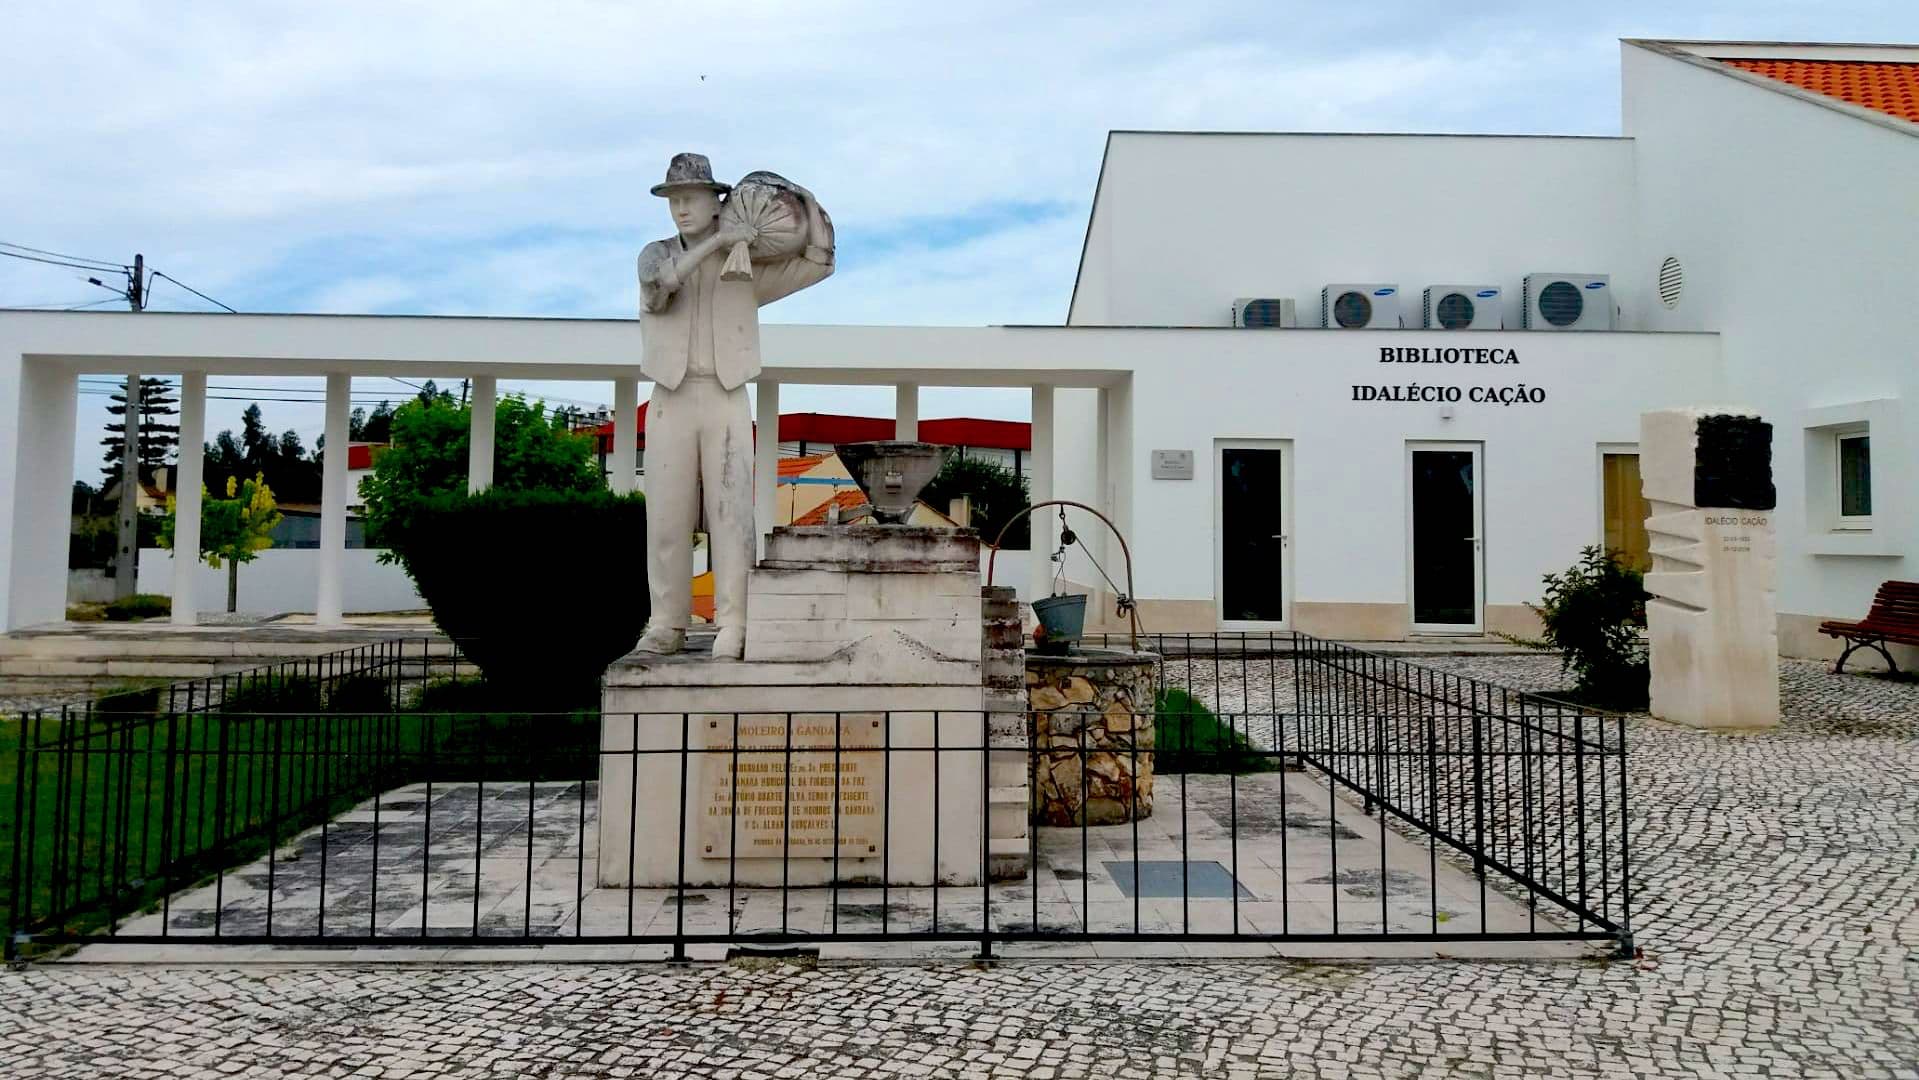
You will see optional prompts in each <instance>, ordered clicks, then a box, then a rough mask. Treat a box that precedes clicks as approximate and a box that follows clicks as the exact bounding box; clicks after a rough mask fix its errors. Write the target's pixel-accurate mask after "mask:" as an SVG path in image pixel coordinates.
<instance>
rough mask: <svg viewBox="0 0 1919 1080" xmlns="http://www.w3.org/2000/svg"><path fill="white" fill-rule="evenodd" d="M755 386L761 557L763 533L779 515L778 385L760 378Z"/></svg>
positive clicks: (756, 528) (756, 525) (756, 527)
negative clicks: (756, 389) (756, 395)
mask: <svg viewBox="0 0 1919 1080" xmlns="http://www.w3.org/2000/svg"><path fill="white" fill-rule="evenodd" d="M754 385H756V386H757V387H758V388H759V389H758V400H757V401H755V403H754V408H755V417H754V424H753V537H754V541H755V544H756V550H757V551H758V552H759V554H760V555H762V556H764V555H765V554H766V534H767V533H770V532H772V531H773V526H774V525H775V524H777V520H776V519H777V518H778V514H779V483H780V384H779V383H776V382H772V381H770V380H768V379H766V378H761V379H760V380H759V382H758V383H756V384H754Z"/></svg>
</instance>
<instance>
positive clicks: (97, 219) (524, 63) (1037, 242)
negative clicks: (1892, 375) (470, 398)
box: [0, 0, 1919, 479]
mask: <svg viewBox="0 0 1919 1080" xmlns="http://www.w3.org/2000/svg"><path fill="white" fill-rule="evenodd" d="M6 23H7V32H6V34H5V35H4V37H3V39H0V65H4V71H5V73H6V74H5V83H4V85H5V87H6V89H5V91H4V98H3V99H0V100H4V101H5V104H6V107H5V108H0V148H3V149H4V152H0V241H5V242H10V243H15V244H26V245H31V246H33V247H37V248H44V249H50V250H54V251H60V252H66V253H72V254H77V255H81V256H85V257H88V258H95V259H106V260H109V261H114V262H118V261H123V260H127V259H130V257H131V255H132V253H133V252H135V251H140V252H143V253H145V255H146V257H147V260H148V263H149V265H151V266H155V267H158V268H159V269H161V270H163V271H165V272H167V273H168V274H170V275H172V276H173V277H175V278H178V279H179V280H180V281H183V282H185V283H187V284H189V285H192V286H193V287H195V288H197V289H199V290H201V291H202V292H204V293H206V294H207V295H209V296H212V297H215V298H217V299H219V300H220V301H222V302H224V303H226V304H228V305H231V306H233V307H235V308H238V309H240V310H242V311H288V312H373V313H430V314H473V315H553V316H585V317H621V318H624V317H630V316H631V315H632V314H633V312H634V303H635V286H634V282H633V269H632V267H633V257H634V255H635V253H636V252H637V250H638V248H639V247H640V245H641V244H643V243H644V242H646V241H647V240H650V239H654V238H657V237H659V236H662V235H665V234H666V233H667V232H668V231H669V230H670V226H669V224H668V222H667V219H666V215H665V211H664V206H663V204H662V203H661V202H660V201H659V200H657V199H654V198H652V197H651V196H649V195H648V194H647V192H646V188H647V187H648V186H649V185H650V184H652V183H653V182H655V181H657V179H658V178H659V174H660V173H661V171H662V170H663V168H664V165H665V162H666V159H667V158H668V157H669V156H670V155H671V154H672V153H673V152H675V151H678V150H689V149H693V150H701V151H703V152H705V153H707V154H709V155H710V156H711V157H712V159H713V162H714V164H715V167H716V169H717V170H718V171H719V172H720V173H721V174H722V175H724V176H738V175H739V174H741V173H744V172H747V171H749V170H751V169H756V168H770V169H774V170H777V171H779V172H782V173H784V174H786V175H788V176H791V177H793V178H794V179H796V180H798V181H799V182H801V183H803V184H806V185H807V186H808V187H810V188H812V189H813V190H814V191H815V192H817V193H818V194H819V195H820V198H821V201H822V202H823V203H824V204H825V205H826V206H827V208H828V209H829V210H830V211H831V212H832V214H833V216H834V220H835V223H836V224H837V225H838V227H839V258H840V269H839V272H838V274H837V275H836V276H835V277H834V278H833V279H831V280H830V281H828V282H827V283H826V284H824V285H822V286H820V287H818V288H816V289H812V290H809V291H807V292H804V293H801V294H799V295H797V296H795V297H793V298H792V299H789V300H786V301H783V302H781V303H780V304H779V305H778V306H776V307H773V308H769V309H768V310H767V311H766V312H765V318H766V319H767V320H768V321H780V322H833V323H957V324H985V323H1020V322H1041V323H1043V322H1058V321H1060V320H1061V319H1063V318H1064V316H1065V311H1066V302H1067V296H1068V293H1069V291H1070V289H1071V286H1072V277H1073V269H1074V265H1075V262H1076V259H1077V257H1078V252H1079V242H1080V236H1081V233H1082V231H1083V229H1084V228H1085V220H1086V215H1087V211H1088V208H1089V203H1090V200H1091V197H1092V191H1093V183H1094V180H1095V178H1096V176H1097V174H1098V169H1099V160H1100V152H1101V147H1102V144H1103V142H1104V139H1105V134H1106V132H1107V131H1108V130H1109V129H1112V128H1194V129H1223V130H1303V131H1428V132H1430V131H1458V132H1519V133H1526V132H1552V133H1575V134H1611V133H1616V132H1617V131H1618V129H1619V116H1618V108H1619V106H1618V79H1619V70H1618V69H1619V61H1618V52H1619V47H1618V44H1617V40H1618V39H1619V38H1620V37H1628V36H1644V37H1677V38H1761V39H1785V40H1834V41H1913V40H1919V5H1915V4H1914V3H1913V2H1912V0H1821V2H1818V3H1812V2H1808V0H1794V2H1782V0H1704V2H1697V3H1688V2H1684V0H1663V2H1653V0H1621V2H1616V3H1611V4H1541V3H1538V2H1536V0H1528V2H1524V3H1519V2H1506V0H1489V2H1480V3H1466V4H1453V5H1445V6H1440V5H1429V4H1424V3H1416V2H1412V0H1385V2H1382V3H1375V4H1369V5H1358V4H1347V3H1314V4H1302V3H1281V2H1276V0H1265V2H1259V0H1248V2H1228V0H1183V2H1181V3H1165V2H1163V0H1162V2H1157V3H1150V4H1137V3H1130V2H1120V0H1103V2H1097V3H1077V2H1058V3H1051V4H1043V5H1042V4H1012V3H998V2H974V3H969V4H953V5H922V4H902V3H897V2H880V0H811V2H809V3H805V4H799V3H775V2H762V3H722V2H708V3H701V4H691V3H688V4H676V5H666V4H661V3H655V2H650V0H630V2H615V0H543V2H541V3H537V4H530V3H524V2H519V3H493V2H489V0H465V2H462V3H458V4H453V3H424V2H423V3H397V2H393V0H379V2H363V0H335V2H333V3H328V4H307V3H273V2H264V0H263V2H257V3H248V4H244V5H242V4H231V3H226V4H198V3H192V2H187V3H166V4H154V3H150V2H142V3H120V2H117V0H96V2H93V3H88V4H54V3H51V2H46V0H23V2H22V3H19V4H14V5H9V11H8V15H7V19H6ZM1218 179H1220V180H1222V181H1230V179H1231V178H1218ZM84 277H85V274H83V273H81V272H78V271H74V270H71V269H67V268H61V267H54V266H47V265H44V264H37V263H31V262H26V261H23V260H19V259H7V258H0V305H4V306H25V305H57V306H69V305H73V304H80V303H87V302H93V301H99V300H106V301H108V304H107V305H106V306H109V307H110V306H112V298H111V296H110V295H109V294H108V293H107V292H104V291H102V290H100V289H98V288H96V287H94V286H91V285H88V284H86V283H85V282H84V281H83V280H81V279H82V278H84ZM152 306H153V307H155V308H164V309H175V310H205V309H207V308H208V305H207V304H206V303H205V302H203V301H201V300H199V299H198V298H196V297H194V296H192V295H191V294H190V293H187V292H185V291H183V290H180V289H178V288H175V287H174V286H173V285H172V283H170V282H167V281H161V282H160V283H159V284H158V286H157V287H156V289H155V290H154V293H153V298H152ZM215 382H216V385H217V384H219V383H220V382H221V380H215ZM225 382H226V383H228V384H230V385H235V386H240V385H244V386H249V387H251V386H259V385H266V384H263V383H262V382H261V381H260V380H257V379H256V380H233V379H228V380H225ZM287 385H288V386H292V387H299V388H303V389H304V390H305V393H299V392H293V393H284V392H283V393H280V394H277V395H266V394H263V395H262V396H278V397H302V396H306V397H316V396H317V391H316V388H317V381H307V382H305V383H300V382H293V383H289V384H287ZM528 389H529V390H533V391H535V392H539V391H542V390H543V391H544V393H545V394H546V396H548V397H549V398H551V399H558V398H564V399H568V400H577V401H582V402H606V401H609V400H610V399H611V388H610V385H598V384H592V383H567V384H547V385H544V386H531V387H528ZM407 392H408V391H407V390H406V388H405V387H402V386H399V385H398V384H397V383H383V382H382V381H380V380H357V381H356V382H355V386H354V393H355V397H356V398H364V399H368V400H377V399H378V398H380V397H383V396H390V395H400V394H405V393H407ZM215 393H220V391H217V390H216V391H215ZM251 393H253V392H252V391H236V392H235V396H241V397H244V396H248V395H249V394H251ZM789 396H791V397H792V398H794V399H795V400H793V401H791V402H788V403H787V405H788V408H790V409H800V408H809V409H818V410H822V411H848V412H851V411H861V412H871V413H875V414H881V415H885V414H890V411H891V408H892V402H891V396H890V393H887V392H885V391H877V390H871V389H869V390H834V389H831V388H819V389H814V390H812V391H810V392H809V393H807V394H804V395H803V394H801V393H800V392H798V391H797V390H795V391H793V392H791V394H790V395H789ZM103 402H104V399H103V398H100V397H98V396H97V395H91V396H89V397H87V398H83V411H82V415H81V431H80V435H79V440H78V442H79V445H80V447H81V450H80V454H79V460H78V461H77V462H76V475H77V476H79V477H81V478H86V479H97V477H98V475H99V473H98V469H97V462H98V449H97V446H96V445H95V442H96V439H97V432H98V430H99V428H98V425H99V423H101V422H102V418H103V417H104V412H103V409H102V405H103ZM244 406H245V402H244V401H215V402H213V403H212V406H211V407H210V410H209V417H208V423H209V429H210V430H218V429H219V428H221V427H230V426H237V424H238V414H239V411H240V410H241V409H242V408H244ZM263 408H264V409H265V411H266V416H267V422H268V424H269V425H270V426H271V427H273V428H275V429H276V430H278V429H283V428H288V427H291V428H294V429H297V430H299V431H301V433H302V434H303V436H305V438H306V440H307V442H308V443H309V445H310V444H311V442H312V438H313V435H314V434H316V433H317V432H318V430H319V424H320V413H319V408H318V406H317V405H311V404H295V403H285V402H282V403H266V404H264V405H263ZM1020 409H1021V402H1020V400H1019V398H1018V397H1017V396H1006V395H996V394H994V393H992V392H982V391H949V392H940V393H933V394H930V395H929V399H928V400H927V401H926V402H925V403H924V404H923V406H922V414H923V415H927V416H938V415H943V414H952V413H959V412H966V413H972V414H976V415H998V416H1019V415H1020Z"/></svg>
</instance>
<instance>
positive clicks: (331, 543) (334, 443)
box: [313, 375, 353, 626]
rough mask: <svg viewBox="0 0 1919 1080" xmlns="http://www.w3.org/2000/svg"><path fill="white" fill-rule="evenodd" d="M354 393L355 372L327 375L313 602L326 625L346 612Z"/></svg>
mask: <svg viewBox="0 0 1919 1080" xmlns="http://www.w3.org/2000/svg"><path fill="white" fill-rule="evenodd" d="M352 393H353V377H352V376H351V375H328V376H327V377H326V462H325V464H324V465H323V466H322V467H321V469H320V574H319V589H318V592H319V595H318V596H317V597H316V598H315V599H314V603H313V621H314V622H316V623H319V624H320V625H322V626H337V625H338V624H339V623H340V621H341V615H342V613H343V608H342V606H341V605H342V599H341V596H342V593H343V591H344V590H343V588H342V582H343V579H344V576H345V575H344V563H345V559H346V504H347V494H348V493H347V489H346V465H347V460H346V459H347V442H348V435H347V413H348V411H350V410H351V409H352V408H353V397H352Z"/></svg>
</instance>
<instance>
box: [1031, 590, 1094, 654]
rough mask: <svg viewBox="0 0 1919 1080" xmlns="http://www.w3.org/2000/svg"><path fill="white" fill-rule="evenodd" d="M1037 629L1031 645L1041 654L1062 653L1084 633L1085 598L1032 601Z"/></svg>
mask: <svg viewBox="0 0 1919 1080" xmlns="http://www.w3.org/2000/svg"><path fill="white" fill-rule="evenodd" d="M1033 616H1034V617H1035V618H1037V619H1038V620H1039V629H1037V630H1035V631H1034V632H1033V644H1034V646H1035V647H1036V648H1038V649H1039V650H1040V651H1042V652H1052V653H1063V652H1065V651H1066V650H1067V649H1069V648H1071V647H1072V646H1073V644H1074V643H1075V642H1077V641H1078V640H1079V639H1080V635H1082V634H1084V633H1085V632H1086V597H1084V596H1048V597H1044V598H1042V599H1039V600H1035V601H1033Z"/></svg>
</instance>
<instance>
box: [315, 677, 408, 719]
mask: <svg viewBox="0 0 1919 1080" xmlns="http://www.w3.org/2000/svg"><path fill="white" fill-rule="evenodd" d="M326 711H328V712H330V713H346V714H350V715H355V716H361V715H369V714H376V713H390V712H392V711H393V684H392V682H391V681H389V680H388V679H387V677H386V676H385V675H372V674H368V675H347V676H344V677H342V678H339V679H335V680H334V681H333V685H332V686H331V687H329V688H328V689H327V694H326Z"/></svg>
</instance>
